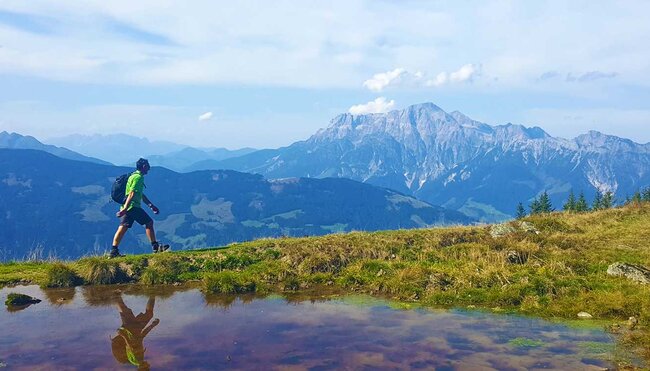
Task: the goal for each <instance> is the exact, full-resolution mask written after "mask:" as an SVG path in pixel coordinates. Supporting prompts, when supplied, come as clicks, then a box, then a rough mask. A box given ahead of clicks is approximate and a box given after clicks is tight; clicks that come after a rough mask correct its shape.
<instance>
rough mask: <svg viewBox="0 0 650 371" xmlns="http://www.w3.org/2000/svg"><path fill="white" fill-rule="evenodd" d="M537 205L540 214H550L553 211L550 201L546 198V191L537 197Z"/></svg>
mask: <svg viewBox="0 0 650 371" xmlns="http://www.w3.org/2000/svg"><path fill="white" fill-rule="evenodd" d="M538 205H539V212H540V213H550V212H551V211H553V210H554V209H553V205H552V204H551V199H550V198H549V197H548V193H546V191H544V193H542V194H541V195H540V196H539V201H538Z"/></svg>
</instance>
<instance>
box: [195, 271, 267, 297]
mask: <svg viewBox="0 0 650 371" xmlns="http://www.w3.org/2000/svg"><path fill="white" fill-rule="evenodd" d="M256 288H257V284H256V282H255V281H254V280H253V279H252V277H250V275H249V274H245V273H241V272H229V271H224V272H218V273H211V274H207V275H206V276H205V277H204V278H203V289H204V290H205V291H206V292H209V293H224V294H241V293H247V292H255V291H256Z"/></svg>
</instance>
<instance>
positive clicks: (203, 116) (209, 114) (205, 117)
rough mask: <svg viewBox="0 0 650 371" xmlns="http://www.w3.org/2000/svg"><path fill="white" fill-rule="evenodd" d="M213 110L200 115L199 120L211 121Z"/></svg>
mask: <svg viewBox="0 0 650 371" xmlns="http://www.w3.org/2000/svg"><path fill="white" fill-rule="evenodd" d="M212 116H213V115H212V112H206V113H203V114H201V115H200V116H199V121H209V120H211V119H212Z"/></svg>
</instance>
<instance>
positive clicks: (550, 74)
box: [537, 71, 560, 81]
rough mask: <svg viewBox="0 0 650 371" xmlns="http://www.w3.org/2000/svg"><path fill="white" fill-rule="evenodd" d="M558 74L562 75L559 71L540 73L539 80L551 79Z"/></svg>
mask: <svg viewBox="0 0 650 371" xmlns="http://www.w3.org/2000/svg"><path fill="white" fill-rule="evenodd" d="M558 76H560V73H559V72H557V71H546V72H544V73H543V74H541V75H539V77H538V78H537V80H539V81H545V80H551V79H554V78H556V77H558Z"/></svg>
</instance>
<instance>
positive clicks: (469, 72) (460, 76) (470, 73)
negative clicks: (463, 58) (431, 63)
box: [449, 64, 477, 82]
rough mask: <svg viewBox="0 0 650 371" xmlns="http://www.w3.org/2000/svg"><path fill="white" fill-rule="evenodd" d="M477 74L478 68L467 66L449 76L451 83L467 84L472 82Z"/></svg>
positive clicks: (471, 65)
mask: <svg viewBox="0 0 650 371" xmlns="http://www.w3.org/2000/svg"><path fill="white" fill-rule="evenodd" d="M476 72H477V68H476V66H474V65H473V64H466V65H464V66H463V67H461V68H460V69H459V70H458V71H455V72H452V73H450V74H449V81H451V82H465V81H470V80H472V77H474V75H475V74H476Z"/></svg>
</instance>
